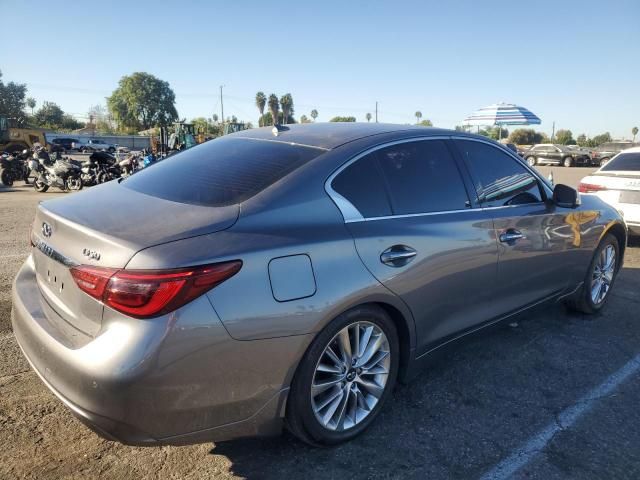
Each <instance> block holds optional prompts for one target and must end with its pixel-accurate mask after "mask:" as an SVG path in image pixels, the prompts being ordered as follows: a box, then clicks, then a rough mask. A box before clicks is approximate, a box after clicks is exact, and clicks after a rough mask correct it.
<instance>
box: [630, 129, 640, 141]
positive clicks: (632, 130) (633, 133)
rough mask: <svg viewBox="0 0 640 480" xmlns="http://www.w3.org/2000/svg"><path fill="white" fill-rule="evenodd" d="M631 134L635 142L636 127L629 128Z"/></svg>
mask: <svg viewBox="0 0 640 480" xmlns="http://www.w3.org/2000/svg"><path fill="white" fill-rule="evenodd" d="M631 134H632V135H633V143H635V142H636V135H638V127H633V128H632V129H631Z"/></svg>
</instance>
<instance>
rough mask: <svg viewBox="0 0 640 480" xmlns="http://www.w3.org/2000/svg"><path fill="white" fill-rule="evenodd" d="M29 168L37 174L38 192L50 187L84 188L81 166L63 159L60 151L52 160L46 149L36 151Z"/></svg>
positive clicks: (35, 182)
mask: <svg viewBox="0 0 640 480" xmlns="http://www.w3.org/2000/svg"><path fill="white" fill-rule="evenodd" d="M29 168H30V169H31V173H32V174H35V175H36V178H35V180H34V182H33V188H35V189H36V191H38V192H46V191H47V190H49V187H58V188H59V189H61V190H64V191H67V190H81V189H82V178H81V176H82V171H81V169H80V167H79V166H78V165H75V164H74V163H72V162H70V161H69V160H65V159H63V158H62V157H61V155H60V153H59V152H57V153H56V156H55V160H52V159H51V156H50V155H49V153H48V152H47V151H46V150H44V149H40V150H38V151H35V152H34V153H33V157H32V159H31V160H30V161H29Z"/></svg>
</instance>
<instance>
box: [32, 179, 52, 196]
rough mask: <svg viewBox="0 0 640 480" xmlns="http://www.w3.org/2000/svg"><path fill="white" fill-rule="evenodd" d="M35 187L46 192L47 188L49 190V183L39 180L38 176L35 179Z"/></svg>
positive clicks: (38, 190) (37, 190)
mask: <svg viewBox="0 0 640 480" xmlns="http://www.w3.org/2000/svg"><path fill="white" fill-rule="evenodd" d="M33 188H35V190H36V192H41V193H44V192H46V191H47V190H49V185H47V184H46V183H44V182H43V181H41V180H39V179H38V178H36V179H35V180H34V181H33Z"/></svg>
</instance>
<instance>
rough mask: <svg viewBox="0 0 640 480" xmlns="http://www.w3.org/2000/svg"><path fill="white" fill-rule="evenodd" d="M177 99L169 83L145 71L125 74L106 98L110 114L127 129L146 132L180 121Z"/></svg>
mask: <svg viewBox="0 0 640 480" xmlns="http://www.w3.org/2000/svg"><path fill="white" fill-rule="evenodd" d="M175 103H176V96H175V94H174V93H173V90H171V87H170V86H169V83H168V82H165V81H164V80H160V79H159V78H156V77H154V76H153V75H151V74H149V73H145V72H136V73H134V74H132V75H129V76H127V75H125V76H124V77H122V78H121V79H120V82H119V84H118V88H117V89H115V90H114V91H113V93H112V94H111V96H110V97H108V98H107V105H108V107H109V111H110V112H111V113H112V114H113V116H114V117H115V119H116V120H117V121H118V122H119V124H120V125H121V126H123V127H125V128H128V129H138V130H146V129H148V128H151V127H154V126H157V125H167V124H169V123H171V122H173V121H175V120H177V118H178V112H177V110H176V107H175Z"/></svg>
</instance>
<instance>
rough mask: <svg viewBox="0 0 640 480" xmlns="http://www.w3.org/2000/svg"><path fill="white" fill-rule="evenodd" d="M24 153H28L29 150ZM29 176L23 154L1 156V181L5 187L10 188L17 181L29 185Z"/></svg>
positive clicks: (4, 154)
mask: <svg viewBox="0 0 640 480" xmlns="http://www.w3.org/2000/svg"><path fill="white" fill-rule="evenodd" d="M24 152H27V153H28V151H27V150H25V151H24ZM24 152H23V154H24ZM27 176H28V175H27V173H26V169H25V163H24V161H23V157H22V154H19V153H15V152H13V153H3V154H2V155H0V181H1V182H2V183H3V184H4V185H6V186H7V187H10V186H12V185H13V182H15V181H16V180H25V182H26V183H28V182H27Z"/></svg>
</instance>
